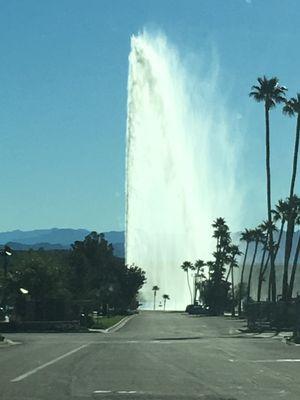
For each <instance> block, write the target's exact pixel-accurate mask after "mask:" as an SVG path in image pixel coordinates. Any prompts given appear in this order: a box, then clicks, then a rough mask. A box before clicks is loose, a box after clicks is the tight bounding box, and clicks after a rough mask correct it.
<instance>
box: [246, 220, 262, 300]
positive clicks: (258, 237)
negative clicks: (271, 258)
mask: <svg viewBox="0 0 300 400" xmlns="http://www.w3.org/2000/svg"><path fill="white" fill-rule="evenodd" d="M252 237H253V240H254V243H255V246H254V253H253V257H252V262H251V265H250V271H249V276H248V286H247V301H249V300H250V291H251V279H252V273H253V266H254V263H255V259H256V255H257V249H258V245H259V243H260V242H262V241H263V238H264V235H263V232H262V230H261V229H260V228H256V229H253V231H252Z"/></svg>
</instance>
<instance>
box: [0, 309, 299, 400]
mask: <svg viewBox="0 0 300 400" xmlns="http://www.w3.org/2000/svg"><path fill="white" fill-rule="evenodd" d="M242 326H243V323H242V322H240V321H236V320H230V319H229V318H228V319H227V318H218V317H190V316H187V315H184V314H180V313H162V312H143V313H141V314H139V315H138V316H135V317H134V318H133V319H131V320H130V321H129V322H128V323H127V324H126V325H125V326H124V327H123V328H121V329H120V330H119V331H117V332H115V333H111V334H100V333H90V334H7V335H5V336H6V337H7V338H8V339H11V340H13V341H16V342H21V344H19V345H15V346H11V347H2V348H0V365H1V374H0V388H1V389H0V399H5V400H17V399H18V400H22V399H24V400H29V399H30V400H38V399H39V400H40V399H47V400H48V399H54V400H60V399H64V400H65V399H89V398H92V399H105V400H107V399H112V400H118V399H130V400H131V399H137V400H140V399H145V400H146V399H165V400H169V399H197V398H199V399H204V400H217V399H219V400H221V399H222V400H223V399H251V400H252V399H253V400H254V399H255V400H271V399H272V400H275V399H288V400H299V398H300V383H299V376H300V347H296V346H293V345H287V344H285V343H282V342H281V341H280V340H279V339H274V338H271V337H268V338H264V337H261V336H253V335H245V334H242V335H241V334H239V331H237V329H238V328H240V327H242Z"/></svg>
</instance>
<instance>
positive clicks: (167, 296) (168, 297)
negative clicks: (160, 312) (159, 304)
mask: <svg viewBox="0 0 300 400" xmlns="http://www.w3.org/2000/svg"><path fill="white" fill-rule="evenodd" d="M162 297H163V300H164V311H166V302H167V300H170V296H169V295H168V294H163V296H162Z"/></svg>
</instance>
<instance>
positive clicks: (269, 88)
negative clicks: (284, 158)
mask: <svg viewBox="0 0 300 400" xmlns="http://www.w3.org/2000/svg"><path fill="white" fill-rule="evenodd" d="M257 80H258V84H259V85H254V86H252V91H251V92H250V94H249V96H250V97H253V98H254V100H256V101H257V102H263V103H264V108H265V128H266V174H267V211H268V221H269V223H270V224H271V222H272V215H271V209H272V207H271V168H270V115H269V113H270V110H271V109H272V108H274V107H275V106H276V104H278V103H282V102H285V92H286V90H287V89H286V87H284V86H280V85H279V81H278V79H277V78H276V77H273V78H271V79H267V78H266V76H264V77H263V78H258V79H257ZM268 237H269V242H270V244H269V245H270V261H271V284H272V301H273V302H275V301H276V273H275V260H274V244H273V242H274V241H273V232H272V230H271V229H270V230H269V232H268Z"/></svg>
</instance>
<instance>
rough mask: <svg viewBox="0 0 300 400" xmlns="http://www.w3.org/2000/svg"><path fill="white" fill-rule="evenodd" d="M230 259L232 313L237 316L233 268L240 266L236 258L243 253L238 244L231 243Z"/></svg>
mask: <svg viewBox="0 0 300 400" xmlns="http://www.w3.org/2000/svg"><path fill="white" fill-rule="evenodd" d="M229 253H230V256H229V260H230V264H229V271H231V297H232V311H231V315H232V317H235V305H234V303H235V293H234V273H233V268H234V267H237V268H238V266H239V265H238V263H237V260H236V257H237V256H240V255H241V254H242V253H241V252H240V250H239V247H238V246H236V245H235V244H232V245H230V247H229Z"/></svg>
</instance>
